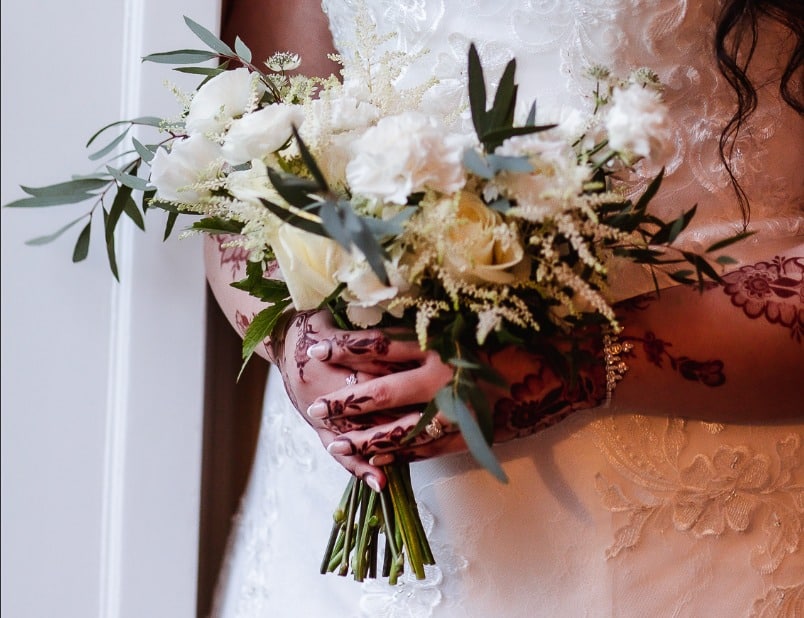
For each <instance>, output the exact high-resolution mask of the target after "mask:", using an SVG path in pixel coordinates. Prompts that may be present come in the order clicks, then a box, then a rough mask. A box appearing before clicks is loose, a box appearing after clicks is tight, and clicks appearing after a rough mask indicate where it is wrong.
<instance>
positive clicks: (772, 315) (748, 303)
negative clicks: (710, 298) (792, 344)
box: [723, 256, 804, 343]
mask: <svg viewBox="0 0 804 618" xmlns="http://www.w3.org/2000/svg"><path fill="white" fill-rule="evenodd" d="M723 281H724V283H725V285H724V286H723V291H724V292H725V293H726V295H727V296H729V297H730V298H731V302H732V304H733V305H734V306H735V307H741V308H742V310H743V313H744V314H745V315H746V316H747V317H748V318H750V319H752V320H759V319H765V320H767V321H768V322H769V323H771V324H778V325H779V326H781V327H783V328H789V329H790V336H791V337H792V338H793V339H795V340H796V341H797V342H799V343H801V341H802V339H804V257H792V258H785V257H782V256H776V257H774V258H773V259H772V260H770V261H768V262H757V263H756V264H752V265H749V266H742V267H741V268H738V269H737V270H735V271H733V272H730V273H728V274H727V275H724V276H723Z"/></svg>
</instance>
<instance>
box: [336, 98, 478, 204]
mask: <svg viewBox="0 0 804 618" xmlns="http://www.w3.org/2000/svg"><path fill="white" fill-rule="evenodd" d="M470 143H471V139H470V138H469V137H468V136H466V135H463V134H457V133H451V132H449V131H448V130H447V129H446V128H444V127H443V126H442V125H440V124H439V123H438V121H437V120H436V119H434V118H432V117H430V116H425V115H424V114H421V113H418V112H405V113H402V114H398V115H395V116H388V117H385V118H383V119H381V120H380V121H379V122H378V123H377V125H376V126H374V127H372V128H370V129H368V130H367V131H366V132H365V133H364V134H363V135H362V136H360V137H359V138H358V139H356V140H355V141H354V143H353V144H352V149H353V152H354V158H353V159H352V160H351V161H350V162H349V164H348V165H347V166H346V179H347V181H348V184H349V187H350V188H351V190H352V192H353V193H354V194H357V195H362V196H365V197H368V198H370V199H376V200H379V201H385V202H392V203H394V204H405V203H406V202H407V198H408V196H409V195H410V194H411V193H415V192H417V191H421V190H423V189H425V188H430V189H435V190H436V191H441V192H443V193H454V192H456V191H458V190H460V189H461V188H462V187H463V185H464V183H465V182H466V176H465V172H464V168H463V164H462V160H463V151H464V149H465V148H466V147H467V146H468V145H469V144H470Z"/></svg>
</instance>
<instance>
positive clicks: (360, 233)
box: [319, 200, 388, 285]
mask: <svg viewBox="0 0 804 618" xmlns="http://www.w3.org/2000/svg"><path fill="white" fill-rule="evenodd" d="M319 214H320V216H321V223H322V224H323V226H324V229H325V230H326V232H327V234H328V235H329V236H330V238H332V239H333V240H335V242H337V243H338V244H340V245H341V246H342V247H343V248H344V249H346V250H347V251H351V249H352V246H356V247H357V248H358V249H360V251H361V252H362V253H363V255H364V256H365V258H366V261H367V262H368V263H369V266H371V269H372V270H373V271H374V274H375V275H377V278H378V279H379V280H380V281H382V282H383V284H384V285H388V273H387V272H386V271H385V259H386V257H387V254H386V252H385V249H383V247H382V245H381V244H380V243H379V242H378V241H377V239H376V238H375V237H374V235H373V234H372V233H371V230H370V229H369V228H368V226H367V225H366V224H365V223H364V222H363V220H362V219H361V218H360V217H358V216H357V215H356V214H355V212H354V210H352V206H351V204H350V203H349V202H347V201H345V200H342V201H340V202H337V203H335V202H329V201H328V202H324V203H322V204H321V210H320V211H319Z"/></svg>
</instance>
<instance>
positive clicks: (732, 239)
mask: <svg viewBox="0 0 804 618" xmlns="http://www.w3.org/2000/svg"><path fill="white" fill-rule="evenodd" d="M754 234H756V232H740V233H739V234H735V235H734V236H731V237H729V238H724V239H723V240H719V241H718V242H716V243H714V244H713V245H710V247H709V248H708V249H707V250H706V253H711V252H712V251H718V250H719V249H724V248H726V247H728V246H730V245H733V244H734V243H736V242H740V241H741V240H745V239H746V238H749V237H750V236H753V235H754Z"/></svg>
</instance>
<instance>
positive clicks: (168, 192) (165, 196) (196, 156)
mask: <svg viewBox="0 0 804 618" xmlns="http://www.w3.org/2000/svg"><path fill="white" fill-rule="evenodd" d="M221 162H222V161H221V149H220V146H218V145H217V144H216V143H214V142H211V141H209V140H208V139H206V138H205V137H204V136H203V135H191V136H190V137H188V138H187V139H183V140H180V141H176V142H173V146H172V148H171V149H170V152H168V151H167V150H165V149H164V148H160V149H159V150H157V151H156V156H155V157H154V158H153V160H152V161H151V184H152V185H154V186H155V187H156V197H157V198H158V199H161V200H165V201H166V202H181V203H184V204H193V203H196V202H198V201H199V200H200V199H201V198H202V197H205V196H206V195H207V192H205V191H198V190H196V189H193V188H192V186H193V185H195V184H196V183H198V182H199V181H201V180H203V179H204V178H206V177H207V176H208V175H209V174H210V173H212V172H214V170H215V167H216V166H217V165H219V164H220V163H221Z"/></svg>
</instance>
